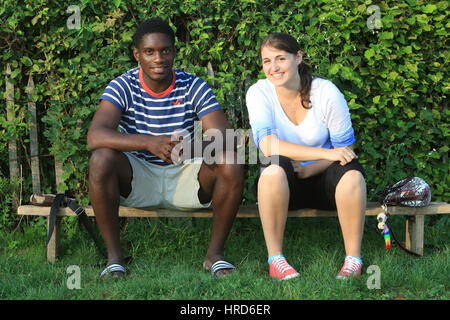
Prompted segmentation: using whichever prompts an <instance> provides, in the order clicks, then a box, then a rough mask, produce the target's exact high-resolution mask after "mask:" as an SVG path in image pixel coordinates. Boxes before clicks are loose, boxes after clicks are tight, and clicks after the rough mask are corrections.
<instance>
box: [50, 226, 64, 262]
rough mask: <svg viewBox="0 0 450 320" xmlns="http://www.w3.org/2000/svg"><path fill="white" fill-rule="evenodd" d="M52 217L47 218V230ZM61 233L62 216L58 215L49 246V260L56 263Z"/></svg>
mask: <svg viewBox="0 0 450 320" xmlns="http://www.w3.org/2000/svg"><path fill="white" fill-rule="evenodd" d="M49 221H50V219H49V218H47V232H48V225H49ZM60 234H61V217H56V221H55V229H54V230H53V234H52V237H51V238H50V242H49V243H48V246H47V261H48V262H50V263H55V261H56V257H57V255H58V246H59V238H60Z"/></svg>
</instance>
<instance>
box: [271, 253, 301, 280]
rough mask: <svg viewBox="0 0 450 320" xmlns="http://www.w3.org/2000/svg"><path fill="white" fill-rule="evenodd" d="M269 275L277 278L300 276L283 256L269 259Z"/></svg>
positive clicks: (284, 278)
mask: <svg viewBox="0 0 450 320" xmlns="http://www.w3.org/2000/svg"><path fill="white" fill-rule="evenodd" d="M269 275H270V276H271V277H272V278H275V279H277V280H288V279H292V278H296V277H299V276H300V274H299V273H298V272H297V271H295V269H294V268H292V267H291V266H290V265H289V263H287V261H286V259H285V258H284V257H279V258H275V259H273V260H272V261H270V264H269Z"/></svg>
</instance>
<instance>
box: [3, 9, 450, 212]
mask: <svg viewBox="0 0 450 320" xmlns="http://www.w3.org/2000/svg"><path fill="white" fill-rule="evenodd" d="M70 4H71V5H78V6H79V8H80V10H81V15H80V17H81V27H80V28H79V29H68V27H67V24H66V23H67V20H68V18H69V17H70V16H71V15H72V13H67V12H66V10H67V8H68V6H69V4H67V3H64V2H62V1H51V0H40V1H35V0H28V1H21V2H19V4H17V2H16V1H12V0H2V4H1V5H0V15H1V18H0V22H1V23H0V46H1V51H0V61H1V65H2V68H1V70H0V72H1V76H0V90H1V92H2V96H4V95H3V92H4V88H5V80H4V79H5V70H6V64H7V63H9V64H10V65H11V68H12V70H13V75H12V80H11V82H13V83H14V85H15V98H16V102H15V103H16V119H15V121H7V120H6V112H5V108H1V109H0V133H1V135H0V169H1V174H2V175H3V176H5V177H7V176H8V174H9V173H8V151H7V140H8V138H9V137H10V136H15V137H17V138H18V139H19V141H20V142H21V143H20V146H21V158H20V159H21V163H22V167H23V175H24V177H25V178H24V184H23V193H24V199H27V197H28V196H29V194H30V193H31V175H30V174H29V171H30V169H29V161H30V157H29V151H27V148H28V147H27V138H24V137H27V135H28V131H27V130H28V129H27V127H26V126H23V125H20V124H21V123H23V122H24V121H25V119H27V117H28V114H27V107H26V94H25V90H24V89H25V86H26V84H27V81H28V76H29V74H30V73H31V74H32V75H33V78H34V82H35V83H36V92H35V97H34V99H35V102H36V105H37V108H38V118H39V119H40V123H39V130H40V155H41V157H40V159H41V163H42V169H43V174H42V179H43V186H44V190H43V191H45V192H54V191H55V185H54V170H53V157H51V156H50V155H54V156H56V158H57V159H59V160H60V161H62V162H63V163H64V167H63V169H64V174H63V176H62V178H63V180H64V183H63V184H61V185H60V190H70V191H71V192H73V193H74V194H75V195H76V196H77V197H79V198H80V199H82V202H83V203H85V204H86V203H88V202H89V198H88V184H87V173H88V158H89V151H88V149H87V146H86V132H87V128H88V127H89V124H90V120H91V118H92V116H93V113H94V112H95V110H96V108H97V106H98V98H99V97H100V95H101V93H102V92H103V89H104V88H105V86H106V85H107V84H108V83H109V81H110V80H112V79H113V78H114V77H116V76H119V75H120V74H122V73H124V72H125V71H127V70H128V69H130V68H132V67H134V66H136V62H135V61H134V58H133V56H132V39H131V38H132V35H133V32H134V29H135V27H136V25H137V23H138V22H139V21H141V20H143V19H145V18H148V17H155V16H159V17H162V18H165V19H168V20H169V21H170V23H171V25H172V26H173V27H174V29H176V35H177V43H176V45H177V49H178V55H177V59H176V62H175V63H176V67H178V68H181V69H185V70H187V71H189V72H192V73H194V74H197V75H198V76H200V77H203V78H204V79H205V80H206V81H208V82H209V84H210V85H211V86H212V87H213V88H214V91H215V94H216V96H217V98H218V100H219V102H220V103H221V105H222V107H223V109H224V110H225V112H226V114H227V116H228V118H229V119H230V122H231V123H232V124H233V126H234V127H235V128H249V125H248V115H247V111H246V108H245V99H244V97H245V92H246V90H247V88H248V87H249V86H250V85H251V84H253V83H254V82H256V80H257V79H258V78H261V77H263V73H262V70H261V64H260V61H259V53H258V45H259V42H260V41H261V40H262V38H263V37H264V36H265V35H266V34H267V33H269V32H274V31H282V32H288V33H290V34H292V35H294V36H296V37H297V38H298V40H299V41H300V43H301V44H302V47H303V48H304V49H303V51H304V55H305V60H306V61H307V63H309V64H310V65H311V66H312V67H313V72H314V73H315V74H316V75H318V76H321V77H324V78H327V79H330V80H331V81H333V82H334V83H335V84H336V85H337V86H338V87H339V88H340V89H341V91H342V92H343V93H344V94H345V97H346V99H347V101H348V104H349V107H350V109H351V114H352V120H353V125H354V129H355V132H356V138H357V143H356V144H355V147H356V150H357V153H358V155H359V157H360V160H361V162H362V163H363V165H364V167H365V169H366V173H367V177H366V180H367V184H368V193H369V199H370V200H375V199H376V195H375V192H376V191H377V190H379V189H381V188H382V187H383V186H386V185H387V184H390V183H393V182H395V181H396V180H399V179H400V178H402V177H404V176H406V175H408V174H415V175H417V176H420V177H422V178H424V179H425V180H426V181H427V182H428V183H429V184H430V185H431V187H432V190H433V200H439V201H447V202H448V200H449V190H448V186H449V179H450V178H449V176H450V175H449V166H448V160H447V159H448V151H449V146H448V142H449V122H448V118H449V111H448V107H447V99H446V98H447V94H448V92H449V72H448V70H449V66H448V60H449V51H448V43H447V40H448V37H447V34H448V28H449V23H448V19H446V17H447V18H448V11H449V10H448V2H447V1H440V2H437V1H425V0H423V1H421V0H407V1H378V2H373V1H370V0H367V1H331V0H322V1H319V0H312V1H291V0H279V1H273V0H270V1H268V0H242V1H226V0H195V1H194V0H184V1H181V0H179V1H169V0H158V1H140V0H131V1H121V0H115V1H97V0H96V1H87V0H83V1H73V2H72V3H70ZM371 5H376V6H377V7H376V8H377V10H376V11H373V10H371V9H369V7H370V6H371ZM371 8H372V7H371ZM376 13H379V15H380V17H381V25H380V26H378V27H379V28H378V29H377V28H373V27H374V25H370V24H369V25H368V20H369V22H370V21H372V23H373V20H371V19H373V18H374V17H375V16H374V14H376ZM369 27H370V28H369ZM208 62H210V63H211V65H212V67H213V70H214V73H215V77H214V78H212V77H210V76H208V73H207V68H206V66H207V64H208ZM3 101H4V100H3ZM446 119H447V120H446ZM256 172H257V167H256V166H247V177H248V179H247V183H246V188H245V195H244V196H245V201H246V202H247V203H248V202H254V201H255V197H254V190H253V189H252V186H253V185H254V183H253V181H254V178H255V176H256ZM5 189H6V187H5ZM0 191H2V190H0ZM1 197H2V196H0V200H1V199H2V198H1Z"/></svg>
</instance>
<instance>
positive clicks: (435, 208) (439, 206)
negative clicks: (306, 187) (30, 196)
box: [17, 202, 450, 218]
mask: <svg viewBox="0 0 450 320" xmlns="http://www.w3.org/2000/svg"><path fill="white" fill-rule="evenodd" d="M85 210H86V214H87V215H88V216H91V217H94V211H93V209H92V207H90V206H88V207H86V208H85ZM381 211H382V209H381V207H380V205H379V204H378V203H377V202H369V203H368V204H367V209H366V216H376V215H378V214H379V213H380V212H381ZM49 213H50V207H41V206H33V205H24V206H20V207H19V208H18V210H17V214H18V215H29V216H48V215H49ZM389 213H390V214H391V215H406V216H416V215H434V214H449V213H450V204H448V203H445V202H432V203H430V205H429V206H427V207H389ZM57 215H58V216H75V213H74V212H73V211H72V210H70V209H69V208H60V209H59V211H58V213H57ZM335 216H337V212H336V211H330V210H318V209H300V210H292V211H289V213H288V217H295V218H312V217H335ZM119 217H124V218H127V217H142V218H158V217H168V218H170V217H172V218H183V217H186V218H211V217H212V210H211V209H200V210H195V211H180V210H171V209H151V210H145V209H136V208H128V207H120V208H119ZM236 217H237V218H258V217H259V213H258V208H257V207H256V206H241V207H240V208H239V211H238V214H237V215H236Z"/></svg>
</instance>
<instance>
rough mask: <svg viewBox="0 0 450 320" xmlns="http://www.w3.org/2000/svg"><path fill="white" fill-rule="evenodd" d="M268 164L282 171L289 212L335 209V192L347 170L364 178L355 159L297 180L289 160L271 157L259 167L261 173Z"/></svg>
mask: <svg viewBox="0 0 450 320" xmlns="http://www.w3.org/2000/svg"><path fill="white" fill-rule="evenodd" d="M270 164H277V165H279V166H280V167H282V168H283V169H284V172H286V176H287V179H288V184H289V190H290V195H289V210H296V209H302V208H312V209H325V210H330V209H336V200H335V192H336V186H337V184H338V183H339V181H340V180H341V177H342V176H343V175H344V173H346V172H347V171H349V170H358V171H359V172H361V174H362V175H363V176H364V175H365V173H364V169H363V167H362V166H361V164H360V163H359V161H358V160H357V159H353V161H351V162H350V163H347V164H346V165H345V166H341V165H340V164H339V161H336V162H333V163H332V164H331V165H330V166H329V167H328V168H327V169H326V170H325V171H324V172H322V173H320V174H318V175H315V176H313V177H310V178H306V179H299V178H298V177H297V174H296V173H295V172H294V167H293V166H292V162H291V159H289V158H287V157H285V156H278V155H277V156H271V157H270V158H269V162H268V163H267V164H263V165H261V171H262V170H263V169H264V168H266V167H267V166H269V165H270Z"/></svg>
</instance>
